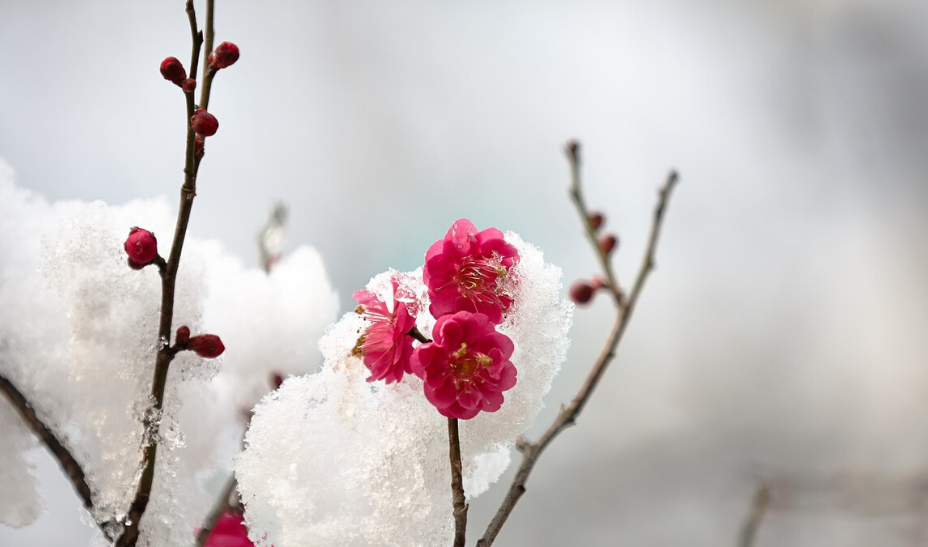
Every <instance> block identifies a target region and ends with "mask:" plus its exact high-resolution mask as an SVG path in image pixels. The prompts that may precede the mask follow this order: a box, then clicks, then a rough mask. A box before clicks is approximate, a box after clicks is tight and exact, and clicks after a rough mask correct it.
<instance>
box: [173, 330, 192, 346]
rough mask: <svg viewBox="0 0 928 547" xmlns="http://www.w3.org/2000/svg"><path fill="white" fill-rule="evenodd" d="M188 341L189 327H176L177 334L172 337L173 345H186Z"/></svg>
mask: <svg viewBox="0 0 928 547" xmlns="http://www.w3.org/2000/svg"><path fill="white" fill-rule="evenodd" d="M189 340H190V327H187V326H184V327H178V328H177V334H175V335H174V343H175V344H177V345H179V346H185V345H187V342H188V341H189Z"/></svg>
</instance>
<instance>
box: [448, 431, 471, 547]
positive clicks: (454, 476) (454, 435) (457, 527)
mask: <svg viewBox="0 0 928 547" xmlns="http://www.w3.org/2000/svg"><path fill="white" fill-rule="evenodd" d="M448 447H449V451H448V455H449V459H450V460H451V505H452V508H453V510H454V547H464V541H465V539H466V532H467V504H466V503H465V502H464V479H463V473H462V471H461V438H460V436H459V435H458V420H457V418H448Z"/></svg>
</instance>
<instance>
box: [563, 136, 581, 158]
mask: <svg viewBox="0 0 928 547" xmlns="http://www.w3.org/2000/svg"><path fill="white" fill-rule="evenodd" d="M565 151H566V152H567V157H568V158H570V160H571V161H578V160H579V159H580V143H579V142H577V141H574V140H570V141H567V146H566V147H565Z"/></svg>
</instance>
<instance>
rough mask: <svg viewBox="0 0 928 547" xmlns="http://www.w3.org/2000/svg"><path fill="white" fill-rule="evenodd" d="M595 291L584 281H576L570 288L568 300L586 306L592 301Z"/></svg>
mask: <svg viewBox="0 0 928 547" xmlns="http://www.w3.org/2000/svg"><path fill="white" fill-rule="evenodd" d="M595 292H596V289H595V288H594V287H593V286H592V285H590V284H589V283H588V282H587V281H586V280H585V279H578V280H577V281H574V284H573V285H571V286H570V299H571V300H573V301H574V302H575V303H577V304H586V303H587V302H589V301H590V300H592V299H593V294H594V293H595Z"/></svg>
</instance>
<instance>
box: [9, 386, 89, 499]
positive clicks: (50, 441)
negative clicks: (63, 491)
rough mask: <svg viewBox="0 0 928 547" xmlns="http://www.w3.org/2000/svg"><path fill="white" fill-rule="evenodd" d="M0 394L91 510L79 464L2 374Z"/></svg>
mask: <svg viewBox="0 0 928 547" xmlns="http://www.w3.org/2000/svg"><path fill="white" fill-rule="evenodd" d="M0 393H3V394H4V395H6V398H7V400H8V401H9V402H10V405H11V406H12V407H13V408H14V409H16V412H18V413H19V415H20V416H21V417H22V419H23V421H24V422H26V425H28V426H29V429H31V430H32V432H33V433H35V435H36V437H38V438H39V440H41V441H42V443H43V444H45V447H46V448H48V451H49V452H50V453H51V455H52V457H53V458H55V459H56V460H57V461H58V465H60V466H61V469H62V470H63V471H64V473H65V474H66V475H67V476H68V478H69V479H71V485H72V486H74V490H76V491H77V495H78V496H80V498H81V501H82V502H84V508H85V509H87V510H88V511H90V510H92V509H93V497H92V496H91V493H90V486H89V485H88V484H87V480H86V479H85V478H84V469H83V468H82V467H81V464H80V463H78V462H77V460H76V459H74V456H73V455H71V452H70V451H69V450H68V449H67V447H65V446H64V444H62V442H61V441H60V440H58V437H57V436H56V435H55V434H54V433H53V432H52V430H51V429H49V428H48V426H47V425H45V423H44V422H42V420H40V419H39V417H38V415H36V413H35V409H34V408H33V407H32V403H30V402H29V400H28V399H26V396H25V395H23V394H22V392H21V391H19V390H18V389H17V388H16V386H15V385H13V382H11V381H10V380H9V379H7V378H6V377H5V376H3V374H0Z"/></svg>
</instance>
